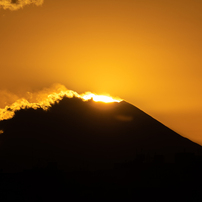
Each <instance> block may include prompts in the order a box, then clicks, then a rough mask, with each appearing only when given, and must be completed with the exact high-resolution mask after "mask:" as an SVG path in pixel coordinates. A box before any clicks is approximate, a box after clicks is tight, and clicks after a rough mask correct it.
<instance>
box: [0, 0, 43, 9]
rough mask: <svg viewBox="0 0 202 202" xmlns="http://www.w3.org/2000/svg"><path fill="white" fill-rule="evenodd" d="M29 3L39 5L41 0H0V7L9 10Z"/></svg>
mask: <svg viewBox="0 0 202 202" xmlns="http://www.w3.org/2000/svg"><path fill="white" fill-rule="evenodd" d="M29 4H35V5H37V6H40V5H42V4H43V0H0V8H3V9H9V10H18V9H20V8H23V7H24V6H26V5H29Z"/></svg>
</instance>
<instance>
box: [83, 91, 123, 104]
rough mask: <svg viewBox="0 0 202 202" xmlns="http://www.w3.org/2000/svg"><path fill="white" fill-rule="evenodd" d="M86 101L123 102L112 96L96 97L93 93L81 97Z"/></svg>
mask: <svg viewBox="0 0 202 202" xmlns="http://www.w3.org/2000/svg"><path fill="white" fill-rule="evenodd" d="M81 97H82V98H83V99H84V100H90V99H93V101H95V102H105V103H112V102H121V101H122V100H121V99H118V98H112V97H111V96H107V95H95V94H93V93H86V94H85V95H83V96H81Z"/></svg>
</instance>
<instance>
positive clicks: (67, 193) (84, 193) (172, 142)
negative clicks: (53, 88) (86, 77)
mask: <svg viewBox="0 0 202 202" xmlns="http://www.w3.org/2000/svg"><path fill="white" fill-rule="evenodd" d="M0 130H3V131H4V133H3V134H1V136H0V169H1V172H0V188H1V190H2V193H3V195H1V196H0V198H1V197H4V198H6V199H7V200H8V199H9V200H11V199H12V200H17V199H19V198H20V199H21V200H24V201H36V200H38V199H42V198H43V199H44V200H48V199H55V200H64V199H66V200H69V199H70V198H71V197H73V198H74V199H75V198H76V199H84V198H86V197H87V198H88V199H93V200H94V201H95V200H96V201H98V200H100V201H103V200H106V198H108V197H112V198H113V199H120V198H122V199H123V200H124V201H127V200H129V199H133V200H136V201H148V200H149V201H200V200H201V195H200V191H201V188H202V187H201V186H198V183H197V182H200V180H202V175H201V169H202V158H201V154H202V147H201V146H200V145H198V144H196V143H194V142H191V141H190V140H188V139H186V138H184V137H182V136H180V135H179V134H177V133H175V132H174V131H172V130H171V129H169V128H167V127H166V126H164V125H163V124H161V123H160V122H158V121H156V120H155V119H153V118H152V117H151V116H149V115H147V114H146V113H144V112H143V111H141V110H140V109H138V108H136V107H135V106H133V105H131V104H128V103H127V102H125V101H122V102H120V103H111V104H105V103H96V102H94V101H92V100H90V101H86V102H83V101H82V100H81V99H79V98H71V99H70V98H66V97H64V98H63V99H62V100H61V101H60V102H59V103H55V104H54V105H53V106H52V107H51V108H50V109H49V110H48V111H44V110H42V109H37V110H34V109H26V110H20V111H18V112H16V115H15V116H14V117H13V118H12V119H10V120H5V121H1V122H0ZM145 193H147V194H145ZM165 196H166V197H165ZM9 197H11V198H9ZM4 198H3V199H4ZM4 201H5V200H4Z"/></svg>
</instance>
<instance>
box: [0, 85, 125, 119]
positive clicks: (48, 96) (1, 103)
mask: <svg viewBox="0 0 202 202" xmlns="http://www.w3.org/2000/svg"><path fill="white" fill-rule="evenodd" d="M64 96H66V97H68V98H72V97H78V98H81V99H82V100H83V101H87V100H90V99H93V100H94V101H98V100H97V98H100V97H101V98H103V97H104V98H106V97H107V96H100V95H96V94H94V93H91V92H86V93H82V94H78V93H77V92H75V91H72V90H68V89H67V88H66V87H65V86H63V85H61V84H53V85H52V86H51V87H50V88H44V89H43V90H41V91H39V92H26V94H25V95H24V96H22V97H20V96H17V95H15V94H13V93H10V92H7V91H0V97H1V100H0V121H1V120H6V119H10V118H12V117H13V116H14V115H15V112H16V111H18V110H20V109H25V108H33V109H38V108H42V109H44V110H47V109H48V108H49V107H51V104H53V103H55V102H59V101H60V100H61V99H62V98H63V97H64ZM111 99H112V100H114V102H117V101H119V102H120V101H121V99H120V98H115V99H113V98H112V97H110V100H111ZM101 101H102V100H101ZM2 107H3V108H2Z"/></svg>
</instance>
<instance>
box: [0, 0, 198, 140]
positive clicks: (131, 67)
mask: <svg viewBox="0 0 202 202" xmlns="http://www.w3.org/2000/svg"><path fill="white" fill-rule="evenodd" d="M9 2H10V1H6V0H3V1H1V2H0V38H1V42H0V75H1V79H0V91H1V92H0V95H1V101H0V106H1V107H4V106H5V105H6V104H8V103H11V102H14V101H15V100H16V99H18V98H20V97H23V96H24V95H25V94H26V92H27V91H33V92H37V91H40V90H41V89H43V88H48V87H49V86H51V85H52V84H54V83H60V84H62V85H65V86H66V87H67V88H68V89H72V90H74V91H77V92H78V93H83V92H86V91H91V92H96V93H97V94H102V93H104V94H105V93H108V94H110V95H113V96H118V97H120V98H122V99H124V100H126V101H127V102H129V103H132V104H133V105H135V106H137V107H138V108H140V109H142V110H143V111H145V112H146V113H148V114H149V115H151V116H153V117H154V118H156V119H157V120H159V121H160V122H162V123H163V124H165V125H166V126H168V127H170V128H171V129H173V130H174V131H176V132H178V133H179V134H181V135H183V136H186V137H188V138H189V139H191V140H193V141H196V142H198V143H200V144H202V124H201V121H202V105H201V103H202V95H201V86H202V80H201V76H202V69H201V64H202V58H201V53H202V40H201V36H202V27H201V21H202V12H201V10H202V2H201V1H200V0H175V1H174V0H153V1H150V0H141V1H140V0H122V1H121V0H96V1H95V0H85V1H84V0H57V1H54V0H44V2H43V1H37V0H36V1H23V0H21V1H16V4H12V3H9ZM12 2H15V1H12ZM23 2H27V3H23ZM32 2H34V3H32ZM42 3H43V4H42ZM5 5H7V6H5Z"/></svg>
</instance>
